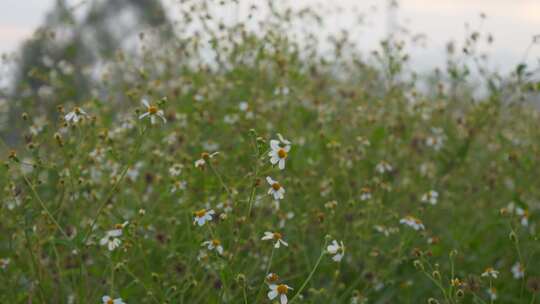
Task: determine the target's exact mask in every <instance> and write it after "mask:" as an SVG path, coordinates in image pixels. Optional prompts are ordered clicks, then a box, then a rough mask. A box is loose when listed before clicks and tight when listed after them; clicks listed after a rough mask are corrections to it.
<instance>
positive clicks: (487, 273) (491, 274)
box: [481, 267, 499, 279]
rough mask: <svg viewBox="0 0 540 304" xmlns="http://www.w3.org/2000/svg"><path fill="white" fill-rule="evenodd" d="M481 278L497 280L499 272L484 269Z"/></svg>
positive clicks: (491, 268)
mask: <svg viewBox="0 0 540 304" xmlns="http://www.w3.org/2000/svg"><path fill="white" fill-rule="evenodd" d="M481 276H482V277H491V278H494V279H496V278H498V277H499V272H498V271H497V270H495V269H494V268H493V267H488V268H486V270H484V272H482V274H481Z"/></svg>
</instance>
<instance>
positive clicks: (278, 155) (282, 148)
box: [268, 133, 291, 170]
mask: <svg viewBox="0 0 540 304" xmlns="http://www.w3.org/2000/svg"><path fill="white" fill-rule="evenodd" d="M278 138H279V140H276V139H272V140H270V149H271V151H270V152H269V153H268V156H269V157H270V163H272V165H275V164H278V167H279V169H280V170H283V169H285V160H286V159H287V156H288V153H289V151H290V150H291V142H290V141H288V140H286V139H285V138H283V136H281V134H279V133H278Z"/></svg>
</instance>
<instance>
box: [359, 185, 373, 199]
mask: <svg viewBox="0 0 540 304" xmlns="http://www.w3.org/2000/svg"><path fill="white" fill-rule="evenodd" d="M369 199H371V189H370V188H368V187H364V188H362V189H360V200H361V201H367V200H369Z"/></svg>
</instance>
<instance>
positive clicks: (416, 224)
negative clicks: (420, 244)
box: [399, 215, 425, 231]
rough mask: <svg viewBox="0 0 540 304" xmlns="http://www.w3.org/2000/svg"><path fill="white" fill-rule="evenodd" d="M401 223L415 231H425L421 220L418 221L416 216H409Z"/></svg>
mask: <svg viewBox="0 0 540 304" xmlns="http://www.w3.org/2000/svg"><path fill="white" fill-rule="evenodd" d="M399 223H401V224H404V225H407V226H409V227H411V228H413V229H414V230H417V231H418V230H424V228H425V227H424V224H423V223H422V221H421V220H419V219H417V218H416V217H414V216H410V215H407V216H406V217H404V218H402V219H401V220H400V221H399Z"/></svg>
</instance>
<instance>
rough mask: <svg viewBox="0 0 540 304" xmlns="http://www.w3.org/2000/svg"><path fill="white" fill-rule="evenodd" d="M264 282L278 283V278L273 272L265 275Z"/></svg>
mask: <svg viewBox="0 0 540 304" xmlns="http://www.w3.org/2000/svg"><path fill="white" fill-rule="evenodd" d="M266 280H267V281H268V283H275V282H277V281H279V276H278V275H277V274H275V273H273V272H270V273H269V274H267V275H266Z"/></svg>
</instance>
